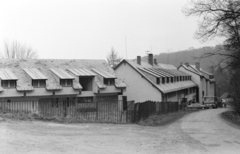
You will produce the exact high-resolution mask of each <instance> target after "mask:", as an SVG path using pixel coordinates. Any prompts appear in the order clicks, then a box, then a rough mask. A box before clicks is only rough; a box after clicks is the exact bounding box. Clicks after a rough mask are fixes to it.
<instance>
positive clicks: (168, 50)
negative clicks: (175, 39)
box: [167, 49, 171, 64]
mask: <svg viewBox="0 0 240 154" xmlns="http://www.w3.org/2000/svg"><path fill="white" fill-rule="evenodd" d="M170 50H171V49H167V52H168V54H167V55H168V57H167V64H169V52H170Z"/></svg>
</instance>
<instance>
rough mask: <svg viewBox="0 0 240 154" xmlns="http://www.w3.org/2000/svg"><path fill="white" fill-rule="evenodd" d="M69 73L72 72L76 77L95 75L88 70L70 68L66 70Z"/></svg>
mask: <svg viewBox="0 0 240 154" xmlns="http://www.w3.org/2000/svg"><path fill="white" fill-rule="evenodd" d="M68 70H69V71H70V72H72V73H73V74H74V75H76V76H95V75H96V74H95V73H94V72H93V71H91V70H89V69H82V68H75V69H74V68H72V69H68Z"/></svg>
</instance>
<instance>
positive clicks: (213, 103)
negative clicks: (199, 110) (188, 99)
mask: <svg viewBox="0 0 240 154" xmlns="http://www.w3.org/2000/svg"><path fill="white" fill-rule="evenodd" d="M218 102H219V99H218V98H217V97H215V96H205V97H203V105H205V106H206V107H209V108H210V107H211V108H213V109H216V108H217V107H218Z"/></svg>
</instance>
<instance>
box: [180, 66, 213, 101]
mask: <svg viewBox="0 0 240 154" xmlns="http://www.w3.org/2000/svg"><path fill="white" fill-rule="evenodd" d="M178 70H180V71H182V72H185V73H187V74H189V75H191V77H192V80H193V81H194V82H195V83H196V84H197V85H198V88H197V95H196V101H197V102H200V103H202V98H203V97H204V96H214V94H215V93H214V91H215V80H214V75H213V74H211V73H208V72H206V71H204V70H203V69H202V68H201V67H200V63H199V62H197V63H196V64H195V65H190V64H189V63H185V64H181V65H180V66H179V67H178Z"/></svg>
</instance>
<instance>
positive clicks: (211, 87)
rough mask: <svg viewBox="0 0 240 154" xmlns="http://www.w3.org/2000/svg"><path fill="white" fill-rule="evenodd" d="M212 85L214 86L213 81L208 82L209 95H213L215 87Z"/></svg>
mask: <svg viewBox="0 0 240 154" xmlns="http://www.w3.org/2000/svg"><path fill="white" fill-rule="evenodd" d="M214 86H215V84H214V82H210V86H209V87H210V89H209V96H214V95H215V87H214Z"/></svg>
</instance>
